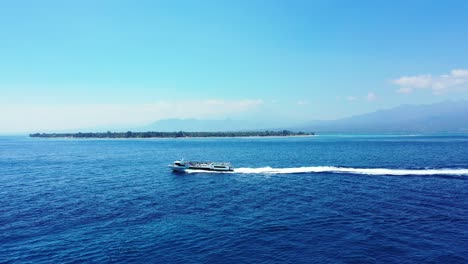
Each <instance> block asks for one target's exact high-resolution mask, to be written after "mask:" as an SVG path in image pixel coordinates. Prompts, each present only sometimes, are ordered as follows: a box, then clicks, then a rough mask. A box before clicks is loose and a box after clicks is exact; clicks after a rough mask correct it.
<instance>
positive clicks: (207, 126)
mask: <svg viewBox="0 0 468 264" xmlns="http://www.w3.org/2000/svg"><path fill="white" fill-rule="evenodd" d="M289 126H291V124H288V125H286V124H285V123H283V124H280V123H276V122H269V121H260V122H258V121H246V120H232V119H223V120H203V119H162V120H159V121H156V122H154V123H152V124H150V125H148V126H145V127H141V128H138V129H137V130H139V131H162V132H171V131H187V132H200V131H203V132H226V131H258V130H266V129H270V130H277V129H282V128H284V127H289Z"/></svg>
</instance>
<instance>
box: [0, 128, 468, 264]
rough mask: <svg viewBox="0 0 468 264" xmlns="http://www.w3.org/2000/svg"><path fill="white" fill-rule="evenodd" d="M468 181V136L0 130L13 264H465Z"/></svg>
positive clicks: (3, 227)
mask: <svg viewBox="0 0 468 264" xmlns="http://www.w3.org/2000/svg"><path fill="white" fill-rule="evenodd" d="M182 157H183V158H185V159H187V160H217V161H230V162H232V164H233V165H234V166H235V167H236V170H235V171H234V172H233V173H205V172H201V173H199V172H191V173H186V174H174V173H171V172H170V171H169V169H168V167H167V165H168V164H169V163H171V162H172V161H173V160H175V159H179V158H182ZM467 180H468V135H464V134H458V135H457V134H443V135H319V136H315V137H291V138H206V139H202V138H191V139H189V138H184V139H144V140H139V139H130V140H122V139H113V140H111V139H104V140H101V139H99V140H97V139H37V138H28V137H25V136H15V137H0V196H1V199H0V262H34V263H40V262H42V263H57V262H114V263H127V262H140V263H146V262H158V263H176V262H178V263H180V262H183V263H208V262H209V263H252V262H259V263H330V262H333V263H343V262H355V263H375V262H386V263H410V262H435V263H466V262H467V261H468V252H467V249H466V245H467V244H468V232H467V230H468V219H467V215H468V199H467V198H468V188H467V187H468V184H467Z"/></svg>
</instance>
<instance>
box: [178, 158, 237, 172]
mask: <svg viewBox="0 0 468 264" xmlns="http://www.w3.org/2000/svg"><path fill="white" fill-rule="evenodd" d="M169 168H171V169H172V170H173V171H180V172H183V171H185V170H188V169H189V170H206V171H233V170H234V168H233V167H232V166H231V163H229V162H212V161H207V162H201V161H184V160H176V161H174V162H173V163H172V164H171V165H169Z"/></svg>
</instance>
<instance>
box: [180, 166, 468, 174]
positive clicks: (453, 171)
mask: <svg viewBox="0 0 468 264" xmlns="http://www.w3.org/2000/svg"><path fill="white" fill-rule="evenodd" d="M187 172H189V173H196V172H201V171H196V170H187ZM203 172H207V171H203ZM320 172H329V173H349V174H366V175H468V169H386V168H345V167H332V166H316V167H298V168H271V167H263V168H237V169H234V171H233V172H230V173H244V174H290V173H320ZM216 173H220V172H216ZM224 173H226V172H224Z"/></svg>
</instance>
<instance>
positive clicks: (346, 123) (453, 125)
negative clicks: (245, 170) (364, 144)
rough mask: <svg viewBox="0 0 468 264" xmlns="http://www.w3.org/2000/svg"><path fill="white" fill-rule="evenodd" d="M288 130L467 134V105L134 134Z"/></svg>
mask: <svg viewBox="0 0 468 264" xmlns="http://www.w3.org/2000/svg"><path fill="white" fill-rule="evenodd" d="M267 129H268V130H281V129H288V130H293V131H304V132H318V133H323V132H335V133H402V132H403V133H404V132H427V133H430V132H468V102H467V101H446V102H442V103H436V104H429V105H401V106H398V107H395V108H390V109H385V110H379V111H375V112H371V113H367V114H362V115H356V116H351V117H347V118H342V119H337V120H327V121H310V122H305V123H303V124H297V125H291V123H289V124H287V123H282V124H281V123H278V122H255V121H243V120H231V119H225V120H199V119H165V120H159V121H157V122H154V123H152V124H150V125H148V126H145V127H140V128H135V129H133V131H162V132H166V131H168V132H169V131H188V132H196V131H204V132H224V131H255V130H256V131H258V130H267Z"/></svg>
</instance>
